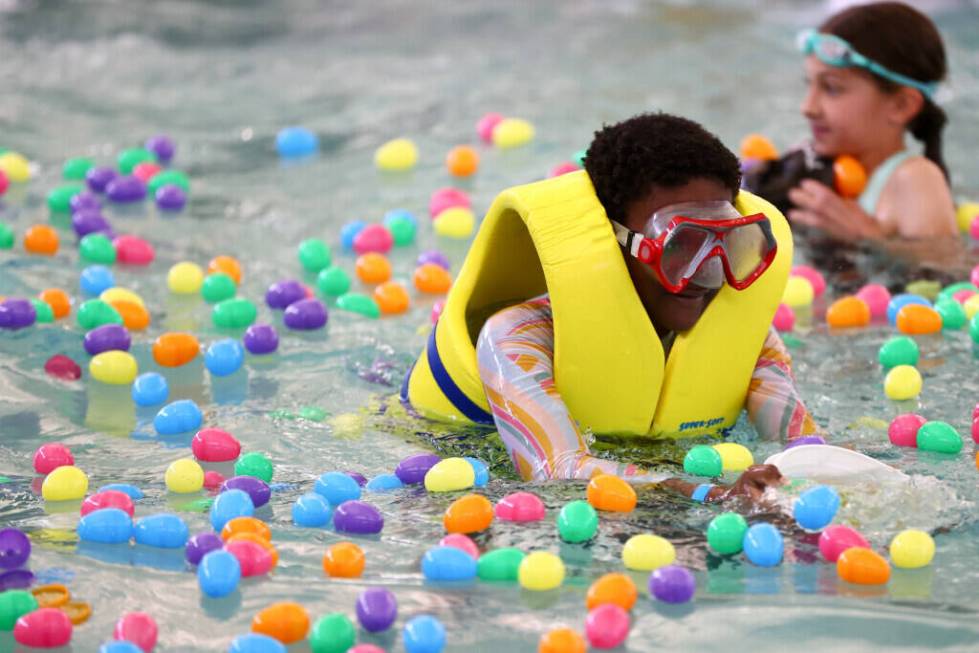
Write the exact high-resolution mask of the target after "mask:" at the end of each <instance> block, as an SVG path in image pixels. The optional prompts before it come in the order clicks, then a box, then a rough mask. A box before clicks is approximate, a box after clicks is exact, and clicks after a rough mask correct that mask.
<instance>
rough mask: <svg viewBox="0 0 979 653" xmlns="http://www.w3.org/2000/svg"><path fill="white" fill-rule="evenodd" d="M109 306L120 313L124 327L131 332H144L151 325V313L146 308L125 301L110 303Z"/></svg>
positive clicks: (119, 300)
mask: <svg viewBox="0 0 979 653" xmlns="http://www.w3.org/2000/svg"><path fill="white" fill-rule="evenodd" d="M109 305H110V306H112V308H114V309H116V311H118V312H119V315H120V316H121V317H122V324H123V326H125V327H126V328H127V329H129V330H130V331H142V330H143V329H145V328H146V327H148V326H149V325H150V313H149V311H147V310H146V307H145V306H140V305H139V304H137V303H136V302H130V301H127V300H125V299H118V300H116V301H114V302H109Z"/></svg>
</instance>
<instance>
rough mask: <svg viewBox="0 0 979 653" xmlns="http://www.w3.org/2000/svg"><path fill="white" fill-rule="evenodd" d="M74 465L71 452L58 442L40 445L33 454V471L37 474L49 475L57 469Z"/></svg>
mask: <svg viewBox="0 0 979 653" xmlns="http://www.w3.org/2000/svg"><path fill="white" fill-rule="evenodd" d="M74 464H75V457H74V456H72V455H71V450H70V449H69V448H68V447H66V446H65V445H63V444H61V443H60V442H49V443H48V444H42V445H41V446H40V447H38V448H37V451H35V452H34V471H35V472H37V473H38V474H50V473H51V472H53V471H54V470H56V469H58V468H59V467H64V466H66V465H74Z"/></svg>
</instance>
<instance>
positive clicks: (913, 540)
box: [890, 529, 935, 569]
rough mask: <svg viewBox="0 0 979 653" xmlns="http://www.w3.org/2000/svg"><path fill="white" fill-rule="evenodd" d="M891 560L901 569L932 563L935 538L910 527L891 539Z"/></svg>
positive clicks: (916, 567) (915, 567)
mask: <svg viewBox="0 0 979 653" xmlns="http://www.w3.org/2000/svg"><path fill="white" fill-rule="evenodd" d="M890 553H891V561H892V562H893V563H894V566H895V567H900V568H901V569H918V568H919V567H926V566H928V565H930V564H931V561H932V559H933V558H934V557H935V540H933V539H932V537H931V535H929V534H928V533H926V532H924V531H919V530H914V529H908V530H905V531H901V532H900V533H898V534H897V535H895V536H894V539H892V540H891V546H890Z"/></svg>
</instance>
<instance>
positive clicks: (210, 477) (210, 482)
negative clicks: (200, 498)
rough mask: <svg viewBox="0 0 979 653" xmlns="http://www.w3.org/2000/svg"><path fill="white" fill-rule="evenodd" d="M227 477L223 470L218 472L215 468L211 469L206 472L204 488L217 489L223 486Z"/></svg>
mask: <svg viewBox="0 0 979 653" xmlns="http://www.w3.org/2000/svg"><path fill="white" fill-rule="evenodd" d="M226 480H227V479H226V478H224V474H222V473H221V472H216V471H214V470H213V469H209V470H207V471H206V472H204V489H207V490H216V489H218V488H219V487H221V486H222V485H223V484H224V482H225V481H226Z"/></svg>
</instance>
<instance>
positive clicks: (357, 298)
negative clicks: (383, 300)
mask: <svg viewBox="0 0 979 653" xmlns="http://www.w3.org/2000/svg"><path fill="white" fill-rule="evenodd" d="M337 308H339V309H340V310H341V311H350V312H351V313H359V314H361V315H363V316H364V317H371V318H379V317H381V309H380V307H379V306H378V305H377V302H376V301H374V298H373V297H370V296H368V295H364V294H362V293H359V292H348V293H345V294H343V295H340V296H339V297H337Z"/></svg>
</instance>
